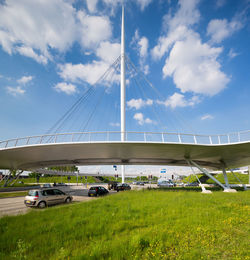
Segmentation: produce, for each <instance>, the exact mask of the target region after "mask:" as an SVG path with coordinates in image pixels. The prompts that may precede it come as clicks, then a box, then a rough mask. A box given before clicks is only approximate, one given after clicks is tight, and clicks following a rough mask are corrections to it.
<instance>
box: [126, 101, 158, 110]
mask: <svg viewBox="0 0 250 260" xmlns="http://www.w3.org/2000/svg"><path fill="white" fill-rule="evenodd" d="M152 105H153V100H152V99H147V100H143V99H141V98H139V99H134V98H133V99H131V100H129V101H127V106H128V107H129V108H135V109H136V110H138V109H140V108H142V107H144V106H152Z"/></svg>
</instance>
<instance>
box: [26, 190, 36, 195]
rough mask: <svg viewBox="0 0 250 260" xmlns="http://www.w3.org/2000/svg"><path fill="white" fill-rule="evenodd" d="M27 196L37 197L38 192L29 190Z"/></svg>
mask: <svg viewBox="0 0 250 260" xmlns="http://www.w3.org/2000/svg"><path fill="white" fill-rule="evenodd" d="M28 194H29V196H38V191H35V190H30V191H29V193H28Z"/></svg>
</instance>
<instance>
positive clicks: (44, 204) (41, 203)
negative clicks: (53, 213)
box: [37, 201, 46, 209]
mask: <svg viewBox="0 0 250 260" xmlns="http://www.w3.org/2000/svg"><path fill="white" fill-rule="evenodd" d="M37 206H38V208H39V209H44V208H45V207H46V202H45V201H41V202H39V204H38V205H37Z"/></svg>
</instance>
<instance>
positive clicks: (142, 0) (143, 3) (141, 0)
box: [136, 0, 152, 11]
mask: <svg viewBox="0 0 250 260" xmlns="http://www.w3.org/2000/svg"><path fill="white" fill-rule="evenodd" d="M136 2H137V4H138V5H139V6H140V8H141V11H143V10H144V9H145V8H146V7H147V6H148V5H149V4H150V3H151V2H152V0H136Z"/></svg>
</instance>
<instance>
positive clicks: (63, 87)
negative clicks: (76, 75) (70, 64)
mask: <svg viewBox="0 0 250 260" xmlns="http://www.w3.org/2000/svg"><path fill="white" fill-rule="evenodd" d="M54 89H55V90H56V91H57V92H64V93H65V94H67V95H72V94H74V93H75V92H76V91H77V89H76V86H75V85H72V84H67V83H65V82H60V83H58V84H56V85H55V86H54Z"/></svg>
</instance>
